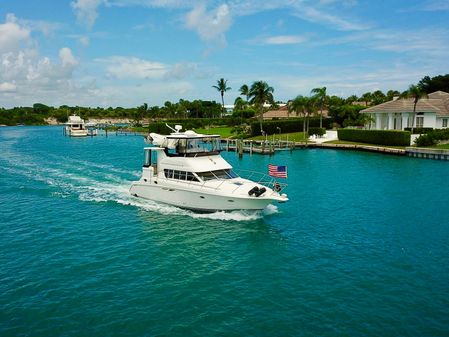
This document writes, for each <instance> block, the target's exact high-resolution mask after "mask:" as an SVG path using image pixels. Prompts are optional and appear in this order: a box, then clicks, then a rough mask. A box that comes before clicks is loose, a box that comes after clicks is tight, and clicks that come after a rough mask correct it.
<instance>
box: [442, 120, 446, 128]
mask: <svg viewBox="0 0 449 337" xmlns="http://www.w3.org/2000/svg"><path fill="white" fill-rule="evenodd" d="M443 128H447V118H443Z"/></svg>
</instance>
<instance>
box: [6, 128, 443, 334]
mask: <svg viewBox="0 0 449 337" xmlns="http://www.w3.org/2000/svg"><path fill="white" fill-rule="evenodd" d="M143 146H144V142H143V140H142V138H141V137H138V136H115V135H110V136H109V137H108V138H106V137H96V138H84V139H75V138H68V137H63V136H62V130H61V128H60V127H8V128H0V205H1V213H0V265H1V268H0V335H1V336H18V335H22V336H27V335H29V336H49V335H64V336H78V335H86V336H92V335H99V336H105V335H139V336H142V335H145V336H168V335H170V336H211V335H230V336H233V335H235V336H246V335H250V336H251V335H252V336H336V335H340V336H447V335H448V334H449V282H448V279H449V212H448V195H449V187H448V183H447V181H448V179H447V177H448V172H449V166H448V163H447V162H441V161H432V160H422V159H412V158H403V157H395V156H386V155H379V154H372V153H359V152H347V151H335V150H322V149H316V150H297V151H294V152H284V153H278V154H276V155H275V156H273V157H268V156H259V155H254V156H251V157H250V156H248V155H247V156H245V157H244V159H243V160H239V159H238V158H237V157H236V155H235V154H234V153H223V156H224V157H225V158H226V159H227V160H228V161H230V162H231V163H232V164H233V165H234V166H235V167H236V168H241V169H258V170H260V171H265V170H266V169H267V165H268V163H274V164H286V165H288V167H289V178H288V183H289V187H288V190H287V192H288V194H289V197H290V202H288V203H286V204H279V205H276V206H273V207H270V208H269V209H267V210H265V211H264V212H233V213H222V212H218V213H214V214H196V213H193V212H190V211H186V210H180V209H177V208H175V207H171V206H167V205H160V204H156V203H154V202H151V201H142V200H140V199H137V198H133V197H131V196H129V194H128V188H129V186H130V183H131V182H132V181H133V180H135V179H138V177H139V175H140V167H141V164H142V159H143V158H142V155H143V151H142V149H143Z"/></svg>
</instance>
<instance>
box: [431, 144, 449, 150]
mask: <svg viewBox="0 0 449 337" xmlns="http://www.w3.org/2000/svg"><path fill="white" fill-rule="evenodd" d="M432 148H435V149H442V150H449V144H440V145H437V146H432Z"/></svg>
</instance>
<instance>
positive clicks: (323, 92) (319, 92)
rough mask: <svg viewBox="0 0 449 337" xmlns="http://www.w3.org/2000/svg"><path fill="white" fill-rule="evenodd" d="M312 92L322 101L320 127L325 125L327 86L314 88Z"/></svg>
mask: <svg viewBox="0 0 449 337" xmlns="http://www.w3.org/2000/svg"><path fill="white" fill-rule="evenodd" d="M311 93H312V94H315V98H316V99H317V100H318V101H319V102H320V128H322V127H323V106H324V102H325V101H326V87H322V88H313V89H312V91H311Z"/></svg>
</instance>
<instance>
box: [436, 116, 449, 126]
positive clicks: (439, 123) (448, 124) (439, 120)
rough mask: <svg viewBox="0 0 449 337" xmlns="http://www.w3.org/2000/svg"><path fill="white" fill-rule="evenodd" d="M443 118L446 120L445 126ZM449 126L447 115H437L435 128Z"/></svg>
mask: <svg viewBox="0 0 449 337" xmlns="http://www.w3.org/2000/svg"><path fill="white" fill-rule="evenodd" d="M443 119H446V120H447V124H446V125H447V126H445V127H443ZM448 127H449V116H448V117H437V118H436V128H437V129H446V128H448Z"/></svg>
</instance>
